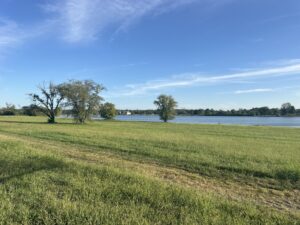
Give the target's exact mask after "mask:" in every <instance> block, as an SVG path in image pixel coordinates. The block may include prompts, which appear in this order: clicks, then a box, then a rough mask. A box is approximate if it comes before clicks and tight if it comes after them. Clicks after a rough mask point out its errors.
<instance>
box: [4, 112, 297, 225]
mask: <svg viewBox="0 0 300 225" xmlns="http://www.w3.org/2000/svg"><path fill="white" fill-rule="evenodd" d="M45 120H46V119H45V118H42V117H36V118H34V117H32V118H30V117H0V224H188V225H190V224H230V225H234V224H253V225H258V224H278V225H281V224H300V129H290V128H271V127H243V126H222V125H185V124H164V123H143V122H118V121H98V122H90V123H88V124H85V125H76V124H73V123H72V121H70V120H59V121H58V122H59V123H58V124H54V125H49V124H46V123H44V121H45Z"/></svg>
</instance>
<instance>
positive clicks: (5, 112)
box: [0, 103, 17, 116]
mask: <svg viewBox="0 0 300 225" xmlns="http://www.w3.org/2000/svg"><path fill="white" fill-rule="evenodd" d="M16 114H17V109H16V107H15V105H13V104H9V103H6V107H4V108H1V109H0V115H2V116H14V115H16Z"/></svg>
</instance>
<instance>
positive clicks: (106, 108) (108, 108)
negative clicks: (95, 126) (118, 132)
mask: <svg viewBox="0 0 300 225" xmlns="http://www.w3.org/2000/svg"><path fill="white" fill-rule="evenodd" d="M100 116H101V117H102V118H104V119H113V118H114V117H115V116H116V108H115V105H114V104H112V103H109V102H106V103H105V104H103V105H101V107H100Z"/></svg>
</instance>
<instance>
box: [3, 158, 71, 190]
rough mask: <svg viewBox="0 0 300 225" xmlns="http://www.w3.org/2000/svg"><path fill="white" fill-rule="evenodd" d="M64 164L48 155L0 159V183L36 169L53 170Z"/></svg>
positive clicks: (31, 172)
mask: <svg viewBox="0 0 300 225" xmlns="http://www.w3.org/2000/svg"><path fill="white" fill-rule="evenodd" d="M65 166H66V165H65V163H64V162H62V161H60V160H57V159H54V158H50V157H30V158H26V159H22V160H16V161H12V160H5V159H0V184H4V183H6V182H8V181H9V180H11V179H14V178H21V177H23V176H26V175H29V174H33V173H36V172H38V171H53V170H55V169H61V168H63V167H65Z"/></svg>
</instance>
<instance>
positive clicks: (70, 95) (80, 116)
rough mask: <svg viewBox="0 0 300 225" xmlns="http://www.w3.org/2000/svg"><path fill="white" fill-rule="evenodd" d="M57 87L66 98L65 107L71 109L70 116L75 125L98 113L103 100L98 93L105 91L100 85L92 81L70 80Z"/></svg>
mask: <svg viewBox="0 0 300 225" xmlns="http://www.w3.org/2000/svg"><path fill="white" fill-rule="evenodd" d="M59 87H60V91H61V93H62V95H63V96H65V98H66V102H65V106H66V107H70V108H71V114H72V116H73V118H74V120H75V121H76V122H77V123H84V122H85V121H86V120H89V119H91V116H92V114H96V113H97V112H98V111H99V109H100V104H101V101H102V100H103V98H102V97H101V96H100V93H101V92H102V91H103V90H104V89H105V88H104V87H103V86H102V85H101V84H97V83H96V82H94V81H92V80H84V81H79V80H71V81H69V82H66V83H63V84H61V85H60V86H59Z"/></svg>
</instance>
